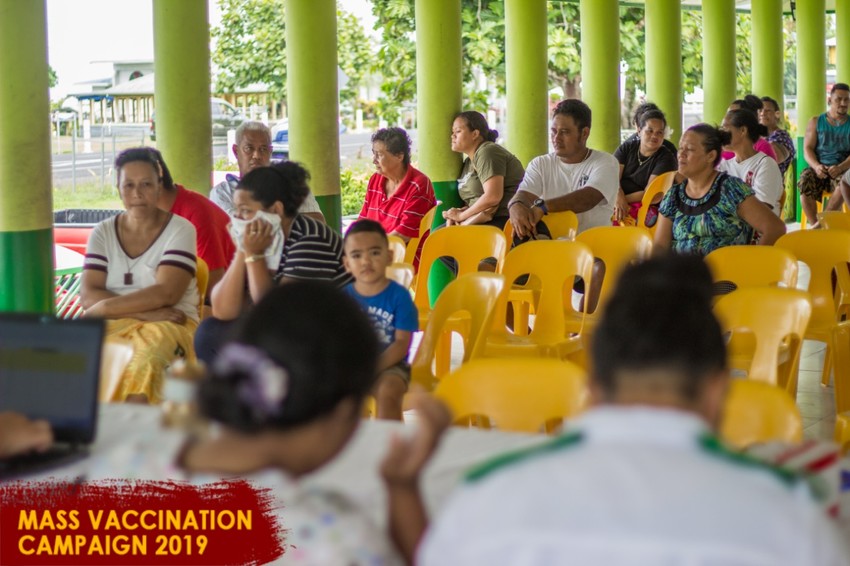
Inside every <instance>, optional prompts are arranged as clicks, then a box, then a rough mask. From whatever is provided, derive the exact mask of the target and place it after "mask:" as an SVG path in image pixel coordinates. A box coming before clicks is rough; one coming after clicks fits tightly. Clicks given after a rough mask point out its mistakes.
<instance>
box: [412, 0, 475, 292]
mask: <svg viewBox="0 0 850 566" xmlns="http://www.w3.org/2000/svg"><path fill="white" fill-rule="evenodd" d="M460 33H461V21H460V0H416V99H417V108H416V114H417V115H416V122H417V124H418V128H419V135H418V142H419V169H420V170H421V171H422V172H423V173H425V174H426V175H428V177H429V178H430V179H431V182H432V183H433V184H434V192H435V193H436V195H437V200H438V201H440V202H441V203H442V204H441V205H439V207H438V208H437V214H435V215H434V225H433V226H434V227H436V226H438V225H440V224H442V223H443V216H442V211H444V210H446V209H448V208H451V207H453V206H462V205H463V201H461V200H460V197H459V196H458V194H457V176H458V173H460V165H461V155H460V154H459V153H455V152H453V151H452V148H451V131H452V120H453V119H454V115H455V114H457V113H458V112H460V111H461V110H462V108H461V104H462V95H461V89H462V79H461V58H462V56H463V53H462V48H461V35H460ZM450 279H451V276H450V274H449V273H448V270H447V269H446V268H445V267H444V266H443V264H442V263H440V262H437V263H436V265H435V266H434V268H433V269H432V270H431V274H430V277H429V278H428V294H429V296H430V298H431V303H432V304H433V302H434V301H435V300H436V298H437V296H438V295H439V294H440V292H442V290H443V287H445V286H446V284H448V282H449V280H450Z"/></svg>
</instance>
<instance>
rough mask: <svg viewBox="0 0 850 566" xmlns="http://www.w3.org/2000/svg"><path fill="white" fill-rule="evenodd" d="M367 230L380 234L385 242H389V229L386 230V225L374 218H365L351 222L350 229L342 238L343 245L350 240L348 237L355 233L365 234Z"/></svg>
mask: <svg viewBox="0 0 850 566" xmlns="http://www.w3.org/2000/svg"><path fill="white" fill-rule="evenodd" d="M366 232H371V233H373V234H380V235H381V237H382V238H383V240H384V242H385V243H389V239H388V238H387V231H386V230H384V227H383V226H381V223H380V222H375V221H374V220H369V219H368V218H364V219H363V220H358V221H356V222H354V223H352V224H351V226H349V227H348V230H346V231H345V238H343V240H342V244H343V246H345V243H346V242H348V237H349V236H352V235H354V234H364V233H366Z"/></svg>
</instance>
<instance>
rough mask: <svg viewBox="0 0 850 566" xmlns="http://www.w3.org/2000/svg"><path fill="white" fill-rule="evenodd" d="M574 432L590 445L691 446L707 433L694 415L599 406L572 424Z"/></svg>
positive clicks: (663, 410)
mask: <svg viewBox="0 0 850 566" xmlns="http://www.w3.org/2000/svg"><path fill="white" fill-rule="evenodd" d="M575 427H576V429H577V430H579V431H581V432H582V433H583V436H584V437H585V438H586V439H587V440H588V441H589V442H593V443H596V442H600V443H621V442H623V441H632V440H634V441H637V442H640V443H642V444H646V443H650V444H662V445H679V446H684V445H687V446H692V445H693V443H694V440H695V439H696V438H698V437H699V436H701V435H704V434H709V433H710V431H709V429H708V426H707V425H706V423H705V421H704V420H703V419H702V418H700V417H699V416H698V415H697V414H695V413H692V412H689V411H684V410H680V409H673V408H669V409H668V408H657V407H648V406H645V405H644V406H638V405H630V406H615V405H601V406H598V407H594V408H592V409H590V410H589V411H587V412H586V413H585V414H584V415H583V416H582V417H581V418H580V419H579V420H577V421H575Z"/></svg>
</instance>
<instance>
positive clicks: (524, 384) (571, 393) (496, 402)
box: [434, 359, 589, 433]
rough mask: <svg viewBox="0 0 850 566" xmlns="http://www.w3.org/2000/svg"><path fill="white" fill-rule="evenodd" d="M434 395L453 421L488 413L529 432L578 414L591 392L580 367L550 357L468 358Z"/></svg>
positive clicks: (505, 427) (498, 422)
mask: <svg viewBox="0 0 850 566" xmlns="http://www.w3.org/2000/svg"><path fill="white" fill-rule="evenodd" d="M434 395H435V396H436V397H438V398H439V399H442V400H443V401H444V402H445V403H446V404H447V405H448V406H449V408H450V409H451V411H452V414H453V416H454V422H455V423H463V424H466V423H467V422H470V421H471V422H476V420H477V419H470V417H487V418H486V419H483V421H485V422H488V423H489V422H495V424H496V427H497V428H498V429H499V430H507V431H514V432H532V433H533V432H540V431H541V430H544V428H547V426H548V425H550V424H551V423H552V422H553V421H557V422H561V421H563V419H569V418H572V417H574V416H576V415H578V414H579V413H581V412H582V411H583V410H584V409H585V407H586V405H587V402H588V397H589V394H588V389H587V376H586V375H585V372H584V370H583V369H582V368H580V367H579V366H577V365H575V364H573V363H570V362H564V361H561V360H552V359H537V360H535V359H491V360H471V361H470V362H469V363H467V364H465V365H463V366H462V367H461V368H460V369H458V370H457V371H456V372H454V373H452V374H451V375H448V376H446V378H445V379H443V380H442V381H440V383H439V384H437V388H436V389H435V390H434Z"/></svg>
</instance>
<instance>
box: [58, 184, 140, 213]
mask: <svg viewBox="0 0 850 566" xmlns="http://www.w3.org/2000/svg"><path fill="white" fill-rule="evenodd" d="M68 208H112V209H122V208H124V205H123V204H121V199H120V198H119V197H118V189H116V188H115V187H114V186H112V185H106V186H103V185H101V184H100V183H87V184H81V183H77V190H76V191H72V190H71V186H70V185H65V186H61V187H54V188H53V210H65V209H68Z"/></svg>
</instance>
